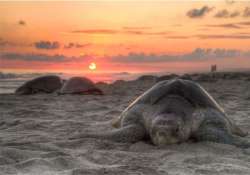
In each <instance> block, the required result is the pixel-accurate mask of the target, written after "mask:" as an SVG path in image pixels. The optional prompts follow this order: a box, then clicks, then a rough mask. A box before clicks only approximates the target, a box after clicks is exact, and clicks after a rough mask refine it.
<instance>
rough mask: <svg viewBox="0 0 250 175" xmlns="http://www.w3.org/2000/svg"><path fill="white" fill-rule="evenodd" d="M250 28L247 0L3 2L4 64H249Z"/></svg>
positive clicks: (175, 68)
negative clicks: (195, 0)
mask: <svg viewBox="0 0 250 175" xmlns="http://www.w3.org/2000/svg"><path fill="white" fill-rule="evenodd" d="M249 28H250V3H249V2H237V1H236V2H234V3H229V2H226V1H199V2H194V1H160V2H156V1H153V0H152V1H150V0H144V1H143V0H138V1H136V2H133V1H129V0H127V1H126V0H125V1H118V0H117V1H108V0H100V1H98V0H96V1H81V2H77V1H75V2H0V71H5V72H6V71H9V72H13V71H15V72H27V71H29V72H32V71H33V72H43V71H44V72H65V73H86V72H88V73H90V72H91V71H90V70H89V69H88V65H89V64H90V63H91V62H95V63H96V64H97V69H96V70H95V71H92V72H95V73H102V72H132V73H133V72H137V73H138V72H164V71H165V72H185V71H195V70H197V71H206V70H209V66H210V64H213V63H217V64H218V65H219V68H222V69H224V68H225V69H226V68H250V61H249V59H250V52H249V50H250V48H249V46H250V30H249ZM70 43H71V44H70ZM197 48H201V53H200V52H198V51H199V50H198V51H197V50H196V49H197ZM207 49H212V51H206V50H207ZM216 49H217V51H216ZM232 50H234V51H235V50H237V54H235V52H233V51H232ZM221 52H222V53H221Z"/></svg>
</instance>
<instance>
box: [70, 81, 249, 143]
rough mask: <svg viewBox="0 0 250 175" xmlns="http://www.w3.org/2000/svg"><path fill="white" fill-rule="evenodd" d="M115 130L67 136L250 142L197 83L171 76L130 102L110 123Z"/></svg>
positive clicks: (173, 141)
mask: <svg viewBox="0 0 250 175" xmlns="http://www.w3.org/2000/svg"><path fill="white" fill-rule="evenodd" d="M113 126H114V127H116V128H117V129H115V130H112V131H107V132H104V133H82V134H77V135H75V136H73V137H71V138H70V139H79V138H98V139H108V140H113V141H117V142H132V143H133V142H137V141H140V140H143V139H149V140H150V141H151V142H152V143H153V144H154V145H157V146H164V145H169V144H177V143H182V142H186V141H188V140H193V141H210V142H217V143H223V144H231V145H235V146H237V147H241V148H249V147H250V142H249V141H248V140H247V139H246V138H243V137H244V136H246V135H247V133H245V132H243V131H242V130H241V128H239V127H238V126H237V125H236V124H235V123H234V122H233V121H232V120H230V119H229V118H228V117H227V115H226V113H225V112H224V110H223V109H222V108H221V107H220V105H219V104H218V103H217V102H216V101H215V100H214V99H213V98H212V96H210V95H209V93H208V92H207V91H206V90H205V89H203V88H202V87H201V86H200V85H199V84H198V83H195V82H193V81H190V80H183V79H173V80H169V81H168V80H166V81H161V82H159V83H157V84H156V85H154V86H153V87H152V88H150V89H149V90H147V91H146V92H145V93H144V94H142V95H141V96H140V97H138V98H137V99H136V100H135V101H134V102H132V103H131V104H130V105H129V106H128V107H127V108H126V109H125V110H124V111H123V112H122V114H121V115H120V116H119V117H118V118H117V119H116V120H115V121H114V122H113Z"/></svg>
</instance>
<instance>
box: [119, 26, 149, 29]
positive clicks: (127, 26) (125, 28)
mask: <svg viewBox="0 0 250 175" xmlns="http://www.w3.org/2000/svg"><path fill="white" fill-rule="evenodd" d="M122 29H124V30H148V29H152V27H128V26H127V27H123V28H122Z"/></svg>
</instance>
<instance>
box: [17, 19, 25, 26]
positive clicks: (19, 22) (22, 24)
mask: <svg viewBox="0 0 250 175" xmlns="http://www.w3.org/2000/svg"><path fill="white" fill-rule="evenodd" d="M18 24H19V25H20V26H26V22H25V21H24V20H19V21H18Z"/></svg>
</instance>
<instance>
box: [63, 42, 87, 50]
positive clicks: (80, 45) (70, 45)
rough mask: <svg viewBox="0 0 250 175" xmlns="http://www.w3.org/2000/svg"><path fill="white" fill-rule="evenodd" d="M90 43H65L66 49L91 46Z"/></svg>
mask: <svg viewBox="0 0 250 175" xmlns="http://www.w3.org/2000/svg"><path fill="white" fill-rule="evenodd" d="M90 45H91V44H90V43H87V44H79V43H72V42H70V43H68V44H67V45H64V49H72V48H83V47H87V46H90Z"/></svg>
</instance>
